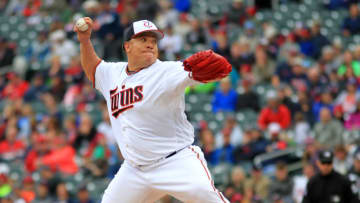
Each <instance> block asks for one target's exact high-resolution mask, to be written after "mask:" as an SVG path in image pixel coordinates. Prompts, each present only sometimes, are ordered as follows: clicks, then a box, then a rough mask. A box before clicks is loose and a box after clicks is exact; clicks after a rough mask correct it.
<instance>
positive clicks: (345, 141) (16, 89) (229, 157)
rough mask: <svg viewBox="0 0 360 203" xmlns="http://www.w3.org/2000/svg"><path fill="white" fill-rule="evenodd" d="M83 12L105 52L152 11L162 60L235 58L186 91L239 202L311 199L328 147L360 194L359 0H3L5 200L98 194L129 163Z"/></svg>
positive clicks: (0, 123) (216, 164)
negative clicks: (93, 65)
mask: <svg viewBox="0 0 360 203" xmlns="http://www.w3.org/2000/svg"><path fill="white" fill-rule="evenodd" d="M83 16H90V17H92V18H93V19H94V20H95V23H96V24H95V25H96V28H95V30H94V33H93V35H92V41H93V43H94V46H95V48H96V51H97V53H98V55H99V56H100V57H101V58H103V59H104V60H107V61H119V60H126V59H125V57H124V54H123V52H122V49H121V45H122V31H123V29H124V28H125V27H126V26H127V25H128V24H129V23H130V22H131V21H133V20H136V19H149V20H152V21H154V22H155V23H156V24H157V25H158V26H159V28H161V29H162V30H163V31H164V33H165V38H164V39H163V40H162V41H161V42H160V44H159V48H160V52H161V53H160V58H161V59H162V60H183V59H185V58H186V57H188V56H190V55H191V54H193V53H195V52H197V51H200V50H204V49H209V48H210V49H213V50H214V51H216V52H217V53H219V54H222V55H223V56H225V57H226V58H227V59H228V60H229V61H230V62H231V64H232V65H233V72H232V73H231V75H230V76H229V77H228V78H226V79H224V80H222V81H221V82H217V83H209V84H204V85H199V86H196V87H190V88H188V89H187V90H186V92H185V93H186V114H187V116H188V119H189V120H190V121H191V123H192V124H193V126H194V128H195V130H196V141H195V144H197V145H199V146H200V147H202V149H203V150H204V153H205V156H206V159H207V161H208V165H209V168H210V170H211V171H212V174H213V178H214V181H215V185H216V186H217V187H218V188H219V189H220V190H221V191H222V192H223V193H224V194H225V195H226V196H227V197H228V198H229V200H231V202H300V201H301V198H302V195H303V194H304V189H305V186H306V182H307V180H308V178H309V177H311V176H312V175H313V174H315V173H317V171H318V169H317V168H316V166H315V164H314V163H315V160H316V158H317V152H318V151H319V150H321V149H325V148H327V149H331V150H333V151H334V153H335V159H334V168H335V170H337V171H338V172H340V173H341V174H343V175H345V176H347V177H349V178H350V180H351V181H352V183H353V189H354V192H357V193H358V196H359V198H360V192H359V188H360V166H359V165H360V156H356V154H358V153H359V143H360V89H359V83H360V35H359V33H360V14H359V1H358V0H273V1H271V0H157V1H155V0H103V1H95V0H87V1H83V0H0V112H1V115H0V199H1V202H99V200H100V199H101V195H102V192H103V191H104V189H105V188H106V186H107V184H108V183H109V181H110V180H111V178H112V177H113V176H114V174H115V173H116V171H117V170H118V168H119V167H120V165H121V163H122V158H121V154H119V151H118V149H117V147H116V144H115V142H114V139H113V138H112V132H111V130H110V126H109V120H108V116H107V111H106V106H105V104H104V101H103V98H102V96H101V95H100V94H99V93H98V92H96V91H95V89H93V88H92V87H91V84H90V82H89V81H88V80H87V79H86V78H85V77H84V74H83V72H82V70H81V65H80V60H79V45H78V42H77V39H76V35H75V34H74V33H73V32H72V28H73V24H74V21H75V20H76V19H78V18H80V17H83ZM358 155H360V154H358ZM356 164H357V167H354V165H356ZM175 201H176V200H173V199H172V198H170V197H169V198H164V200H162V202H175Z"/></svg>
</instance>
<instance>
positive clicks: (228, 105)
mask: <svg viewBox="0 0 360 203" xmlns="http://www.w3.org/2000/svg"><path fill="white" fill-rule="evenodd" d="M236 99H237V94H236V91H235V90H234V89H233V88H231V81H230V79H229V78H225V79H223V80H221V82H220V88H219V89H218V90H216V91H215V93H214V99H213V102H212V107H213V112H214V113H217V112H219V111H224V112H234V111H235V106H236Z"/></svg>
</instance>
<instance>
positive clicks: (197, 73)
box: [183, 50, 232, 82]
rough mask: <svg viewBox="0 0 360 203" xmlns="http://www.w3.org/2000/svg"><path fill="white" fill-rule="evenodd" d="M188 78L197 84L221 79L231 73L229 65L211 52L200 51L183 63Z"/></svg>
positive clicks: (221, 57) (222, 58)
mask: <svg viewBox="0 0 360 203" xmlns="http://www.w3.org/2000/svg"><path fill="white" fill-rule="evenodd" d="M183 65H184V69H185V70H186V71H189V72H190V73H189V76H190V77H191V78H193V79H194V80H197V81H199V82H209V81H214V80H218V79H222V78H224V77H226V76H228V75H229V73H230V72H231V69H232V67H231V65H230V63H229V62H228V61H227V60H226V59H225V58H224V57H223V56H220V55H219V54H216V53H214V52H213V51H212V50H206V51H200V52H197V53H195V54H193V55H191V56H190V57H189V58H187V59H185V61H184V62H183Z"/></svg>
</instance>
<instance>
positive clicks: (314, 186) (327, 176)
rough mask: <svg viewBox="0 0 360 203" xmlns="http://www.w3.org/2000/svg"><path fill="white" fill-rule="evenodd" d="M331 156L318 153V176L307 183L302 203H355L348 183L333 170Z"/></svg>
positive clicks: (326, 152) (329, 153) (326, 151)
mask: <svg viewBox="0 0 360 203" xmlns="http://www.w3.org/2000/svg"><path fill="white" fill-rule="evenodd" d="M333 156H334V155H333V153H332V152H331V151H329V150H324V151H321V152H320V153H319V157H318V160H317V162H316V165H317V167H318V168H319V174H317V175H315V176H314V177H312V178H311V179H310V181H309V182H308V184H307V186H306V193H305V197H304V200H303V203H322V202H324V203H325V202H326V203H328V202H338V203H355V202H357V199H356V196H355V195H354V193H353V192H352V190H351V183H350V181H349V180H348V179H347V178H346V177H345V176H342V175H340V174H339V173H338V172H336V171H334V170H333Z"/></svg>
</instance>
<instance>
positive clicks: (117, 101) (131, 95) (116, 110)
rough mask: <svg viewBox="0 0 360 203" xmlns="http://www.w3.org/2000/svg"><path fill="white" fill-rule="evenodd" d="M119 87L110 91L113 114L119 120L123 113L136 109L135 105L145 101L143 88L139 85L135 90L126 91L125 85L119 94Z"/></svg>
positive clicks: (128, 89)
mask: <svg viewBox="0 0 360 203" xmlns="http://www.w3.org/2000/svg"><path fill="white" fill-rule="evenodd" d="M117 91H118V87H117V86H116V88H115V89H112V90H110V99H111V113H112V115H113V116H114V117H115V118H117V117H118V116H119V115H120V114H121V113H123V112H124V111H126V110H129V109H131V108H133V107H134V103H136V102H139V101H141V100H142V99H143V97H144V96H143V94H142V91H143V86H142V85H139V86H136V87H134V88H132V87H130V88H127V89H125V85H123V86H122V87H121V90H120V91H119V92H117Z"/></svg>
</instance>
